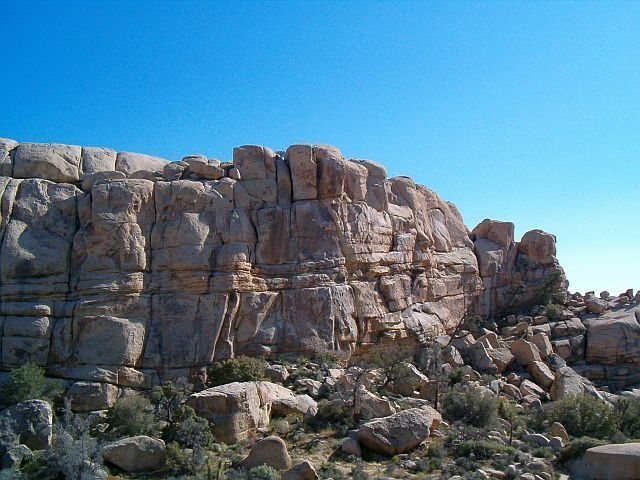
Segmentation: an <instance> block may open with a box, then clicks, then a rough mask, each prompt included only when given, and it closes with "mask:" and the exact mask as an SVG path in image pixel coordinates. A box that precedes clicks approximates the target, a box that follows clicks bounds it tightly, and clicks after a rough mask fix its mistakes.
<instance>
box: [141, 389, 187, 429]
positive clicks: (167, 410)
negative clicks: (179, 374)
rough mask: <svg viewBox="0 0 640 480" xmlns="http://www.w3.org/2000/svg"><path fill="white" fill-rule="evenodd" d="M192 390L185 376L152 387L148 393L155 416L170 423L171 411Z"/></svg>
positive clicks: (171, 419) (172, 411) (173, 410)
mask: <svg viewBox="0 0 640 480" xmlns="http://www.w3.org/2000/svg"><path fill="white" fill-rule="evenodd" d="M192 390H193V386H192V385H191V384H190V383H188V382H187V380H186V379H185V378H179V379H177V380H176V382H175V383H173V382H171V381H169V382H166V383H165V384H164V385H162V386H157V387H154V388H153V390H151V393H150V394H149V400H150V401H151V404H152V405H153V406H154V409H155V414H156V416H157V417H158V418H159V419H161V420H165V421H167V422H169V423H171V422H172V421H173V413H174V412H175V411H176V409H177V408H178V407H180V405H182V403H183V402H184V401H185V399H186V398H187V396H188V395H189V394H190V393H191V391H192Z"/></svg>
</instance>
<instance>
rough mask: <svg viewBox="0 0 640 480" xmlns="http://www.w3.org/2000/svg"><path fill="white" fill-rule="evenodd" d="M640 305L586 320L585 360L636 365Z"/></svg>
mask: <svg viewBox="0 0 640 480" xmlns="http://www.w3.org/2000/svg"><path fill="white" fill-rule="evenodd" d="M638 318H640V306H636V307H633V308H631V309H622V310H617V311H612V312H607V313H606V314H604V315H602V316H601V317H600V318H597V319H593V320H587V321H585V324H586V326H587V352H586V353H587V355H586V357H587V361H588V362H591V363H601V364H605V365H616V364H623V363H632V364H633V363H635V364H636V365H640V323H639V322H638Z"/></svg>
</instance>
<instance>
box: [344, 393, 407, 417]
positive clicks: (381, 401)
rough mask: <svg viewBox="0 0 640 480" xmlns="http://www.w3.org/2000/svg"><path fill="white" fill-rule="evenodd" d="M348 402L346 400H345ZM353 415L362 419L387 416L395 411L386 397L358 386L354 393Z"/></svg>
mask: <svg viewBox="0 0 640 480" xmlns="http://www.w3.org/2000/svg"><path fill="white" fill-rule="evenodd" d="M346 403H348V402H346ZM354 413H355V415H356V416H357V417H358V418H360V419H362V420H370V419H372V418H380V417H388V416H389V415H393V414H394V413H396V409H395V407H394V406H393V404H392V403H391V402H390V401H389V400H388V399H387V398H381V397H379V396H378V395H375V394H374V393H371V392H370V391H368V390H367V389H366V388H364V386H360V389H359V392H358V394H357V395H356V405H355V409H354Z"/></svg>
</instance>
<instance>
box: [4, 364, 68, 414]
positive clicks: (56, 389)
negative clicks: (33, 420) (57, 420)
mask: <svg viewBox="0 0 640 480" xmlns="http://www.w3.org/2000/svg"><path fill="white" fill-rule="evenodd" d="M61 393H62V388H61V387H60V385H59V384H58V382H56V381H55V380H52V379H50V378H47V377H45V376H44V369H43V368H42V367H39V366H38V365H36V364H34V363H25V364H24V365H22V366H21V367H19V368H14V369H13V370H11V378H10V380H9V382H8V383H7V384H4V385H2V387H1V388H0V403H2V404H4V405H14V404H16V403H20V402H23V401H25V400H46V401H47V402H49V403H52V402H53V401H54V400H55V398H56V397H58V396H59V395H60V394H61Z"/></svg>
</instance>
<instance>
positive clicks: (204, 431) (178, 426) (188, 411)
mask: <svg viewBox="0 0 640 480" xmlns="http://www.w3.org/2000/svg"><path fill="white" fill-rule="evenodd" d="M162 437H163V439H164V440H165V441H166V442H168V443H169V442H176V443H178V444H179V445H180V446H182V447H184V448H190V449H192V450H193V454H194V458H193V460H194V461H196V463H202V461H203V459H204V450H205V448H207V447H210V446H211V445H212V444H213V441H214V438H213V434H212V433H211V427H210V426H209V422H208V421H207V420H206V419H204V418H202V417H199V416H197V415H196V412H195V411H194V410H193V408H191V407H188V406H186V405H181V406H180V407H178V408H177V409H176V411H175V412H174V415H173V421H172V422H171V423H170V424H169V425H167V426H166V427H165V428H164V430H163V432H162Z"/></svg>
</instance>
